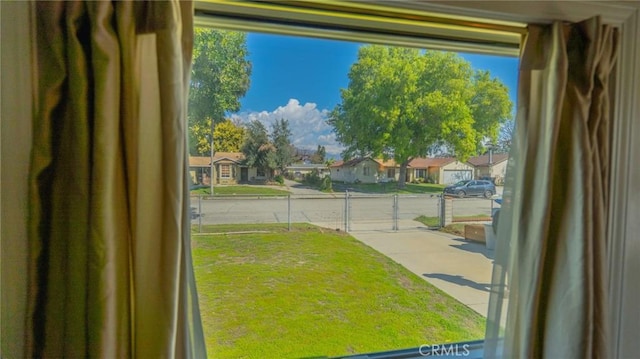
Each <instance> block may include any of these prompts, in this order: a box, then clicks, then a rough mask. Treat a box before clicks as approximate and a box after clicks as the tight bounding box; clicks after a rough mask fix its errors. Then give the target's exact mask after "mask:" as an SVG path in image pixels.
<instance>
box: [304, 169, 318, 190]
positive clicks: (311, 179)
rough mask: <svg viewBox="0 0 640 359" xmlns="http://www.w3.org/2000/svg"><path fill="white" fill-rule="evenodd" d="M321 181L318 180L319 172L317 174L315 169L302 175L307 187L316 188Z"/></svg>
mask: <svg viewBox="0 0 640 359" xmlns="http://www.w3.org/2000/svg"><path fill="white" fill-rule="evenodd" d="M321 181H322V179H321V178H320V172H318V170H317V169H314V170H313V171H311V172H310V173H307V174H305V175H304V182H305V183H307V184H309V185H312V186H317V185H319V184H320V182H321Z"/></svg>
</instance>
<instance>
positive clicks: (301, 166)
mask: <svg viewBox="0 0 640 359" xmlns="http://www.w3.org/2000/svg"><path fill="white" fill-rule="evenodd" d="M287 168H288V169H311V170H312V169H314V168H318V169H323V168H327V165H325V164H324V163H293V164H291V165H289V166H287Z"/></svg>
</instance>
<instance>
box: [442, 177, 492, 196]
mask: <svg viewBox="0 0 640 359" xmlns="http://www.w3.org/2000/svg"><path fill="white" fill-rule="evenodd" d="M494 194H496V186H495V185H494V184H493V183H491V182H490V181H483V180H464V181H460V182H458V183H456V184H453V185H451V186H447V187H445V188H444V195H445V196H447V195H449V196H458V197H460V198H462V197H466V196H484V198H490V197H491V196H493V195H494Z"/></svg>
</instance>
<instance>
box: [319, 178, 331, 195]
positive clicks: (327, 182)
mask: <svg viewBox="0 0 640 359" xmlns="http://www.w3.org/2000/svg"><path fill="white" fill-rule="evenodd" d="M320 190H321V191H324V192H332V191H333V184H332V183H331V177H329V176H325V177H324V178H323V179H322V182H320Z"/></svg>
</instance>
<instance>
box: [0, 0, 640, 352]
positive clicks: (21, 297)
mask: <svg viewBox="0 0 640 359" xmlns="http://www.w3.org/2000/svg"><path fill="white" fill-rule="evenodd" d="M360 3H361V4H365V5H366V4H369V3H373V4H378V5H385V4H390V5H392V6H395V7H397V8H406V9H416V8H418V9H420V10H423V11H433V12H437V13H448V14H454V15H455V14H457V15H464V16H470V17H476V18H490V19H499V20H505V21H520V22H524V23H548V22H550V21H551V20H565V21H580V20H583V19H586V18H588V17H591V16H595V15H601V16H602V18H603V21H604V22H605V23H609V24H611V25H614V26H617V27H619V28H620V29H621V30H622V31H621V32H622V41H621V44H620V45H621V46H620V53H619V57H618V69H617V70H618V82H617V84H616V86H615V90H616V91H615V92H616V94H617V98H616V102H615V103H614V104H612V105H613V108H614V109H615V121H616V122H615V126H614V128H613V144H614V148H613V153H612V156H613V163H612V167H611V170H612V173H613V176H612V180H611V196H610V204H611V212H610V219H609V235H608V237H609V238H608V243H609V254H610V260H609V262H610V271H609V273H610V274H609V275H610V283H611V285H610V288H609V293H610V313H611V314H612V316H613V320H612V323H611V328H610V335H611V338H613V340H614V341H613V342H611V343H610V348H611V355H610V356H609V357H611V358H624V357H635V356H637V354H638V353H639V352H640V341H639V340H637V333H640V311H639V310H638V306H639V304H638V303H640V281H637V280H636V273H638V272H639V271H640V236H638V235H637V233H640V221H638V220H637V216H638V215H637V214H638V213H640V167H638V163H640V120H638V119H640V44H639V43H638V41H637V39H639V38H640V5H638V4H633V3H623V2H613V1H612V2H589V1H571V2H561V1H548V2H533V1H510V2H507V1H482V2H473V1H459V2H457V1H452V2H439V3H433V2H426V1H423V2H417V1H408V0H402V1H400V0H397V1H389V0H387V1H369V2H366V3H365V2H364V1H361V2H360ZM31 6H32V3H31V2H5V1H2V2H0V14H1V16H2V20H1V21H0V24H1V26H2V31H0V36H1V40H0V44H1V45H2V50H0V54H1V55H2V75H1V76H0V80H1V81H2V89H3V90H6V89H11V90H10V91H0V94H1V96H2V98H1V103H2V110H1V111H2V112H1V115H0V121H1V122H0V124H1V131H0V146H1V148H2V151H0V156H1V157H0V174H1V178H2V181H0V185H1V186H0V195H1V197H0V198H1V201H0V205H1V210H0V215H1V220H0V223H4V224H5V225H3V226H2V225H0V233H1V234H0V239H1V243H0V245H1V247H2V252H1V256H2V258H1V259H0V263H1V264H2V267H1V271H2V278H3V280H5V281H4V282H3V287H6V288H11V289H12V290H11V291H9V290H3V291H1V295H2V297H1V300H0V302H1V303H2V313H3V321H2V328H1V329H2V332H3V338H2V340H3V341H2V344H3V348H2V352H3V353H2V354H3V355H4V356H7V357H23V356H24V352H23V350H24V347H25V346H24V332H23V329H24V321H23V320H22V319H23V318H24V317H25V315H26V313H25V310H26V305H25V303H26V300H25V299H26V293H27V287H26V283H27V279H26V273H27V263H26V256H27V254H26V253H27V251H28V248H27V246H26V243H27V242H26V240H25V238H26V234H27V230H26V228H27V215H26V214H27V212H28V206H27V203H28V188H27V184H28V168H29V166H28V163H29V156H30V153H31V148H32V143H31V136H32V127H31V121H17V120H16V119H29V118H31V114H32V113H33V109H34V104H33V102H32V100H33V98H32V96H31V93H32V84H33V83H34V79H33V78H32V73H31V67H30V61H25V59H28V58H30V57H32V56H33V54H32V53H31V51H30V50H31V46H30V45H29V44H30V41H31V33H30V20H31V19H30V16H31V13H30V11H31ZM204 6H208V5H206V4H205V3H203V2H196V4H195V8H196V11H197V13H199V11H200V10H201V9H202V8H203V7H204ZM201 21H202V18H197V19H196V23H198V22H201ZM303 30H305V29H303ZM306 31H307V32H313V33H315V29H313V28H308V29H306ZM273 32H276V31H275V30H274V31H273ZM336 34H337V35H340V31H336ZM8 223H10V224H11V225H6V224H8ZM5 314H7V315H9V314H11V316H10V317H7V318H5ZM5 319H7V320H5ZM5 344H6V346H4V345H5Z"/></svg>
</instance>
